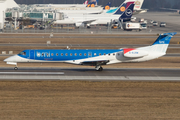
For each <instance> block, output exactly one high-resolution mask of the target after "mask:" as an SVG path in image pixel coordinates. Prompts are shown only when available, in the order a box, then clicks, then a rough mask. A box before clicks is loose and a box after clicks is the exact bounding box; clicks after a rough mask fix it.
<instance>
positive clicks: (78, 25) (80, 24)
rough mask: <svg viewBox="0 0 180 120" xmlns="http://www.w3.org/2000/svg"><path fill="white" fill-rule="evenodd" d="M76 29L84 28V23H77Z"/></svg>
mask: <svg viewBox="0 0 180 120" xmlns="http://www.w3.org/2000/svg"><path fill="white" fill-rule="evenodd" d="M75 25H76V27H84V23H76V24H75Z"/></svg>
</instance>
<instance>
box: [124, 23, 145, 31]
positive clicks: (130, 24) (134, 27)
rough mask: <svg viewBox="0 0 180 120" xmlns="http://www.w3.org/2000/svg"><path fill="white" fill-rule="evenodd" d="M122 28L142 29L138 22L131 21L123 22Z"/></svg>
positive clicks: (129, 29)
mask: <svg viewBox="0 0 180 120" xmlns="http://www.w3.org/2000/svg"><path fill="white" fill-rule="evenodd" d="M123 29H124V30H127V31H132V30H139V31H141V30H142V28H141V25H140V23H131V22H125V23H123Z"/></svg>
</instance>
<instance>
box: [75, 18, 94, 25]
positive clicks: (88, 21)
mask: <svg viewBox="0 0 180 120" xmlns="http://www.w3.org/2000/svg"><path fill="white" fill-rule="evenodd" d="M96 20H97V19H89V20H82V21H78V22H77V23H85V24H89V23H92V22H94V21H96Z"/></svg>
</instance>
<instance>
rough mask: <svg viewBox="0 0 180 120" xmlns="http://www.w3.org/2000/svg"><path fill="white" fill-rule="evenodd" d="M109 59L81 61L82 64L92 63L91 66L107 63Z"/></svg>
mask: <svg viewBox="0 0 180 120" xmlns="http://www.w3.org/2000/svg"><path fill="white" fill-rule="evenodd" d="M108 62H109V60H97V61H96V60H95V61H94V60H93V61H84V62H81V65H90V66H98V65H106V64H107V63H108Z"/></svg>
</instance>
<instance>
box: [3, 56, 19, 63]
mask: <svg viewBox="0 0 180 120" xmlns="http://www.w3.org/2000/svg"><path fill="white" fill-rule="evenodd" d="M16 58H17V55H14V56H11V57H8V58H6V59H5V60H4V62H15V61H16Z"/></svg>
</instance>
